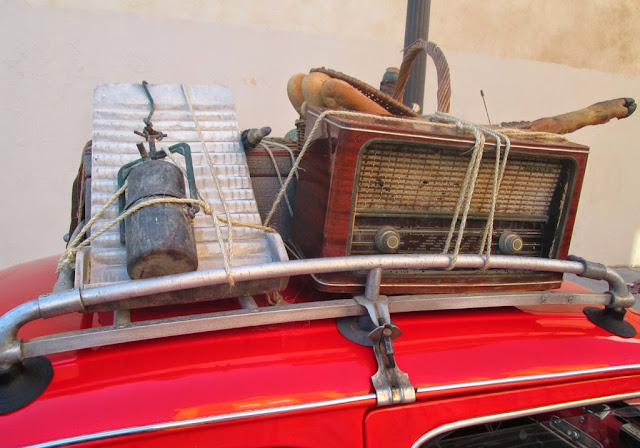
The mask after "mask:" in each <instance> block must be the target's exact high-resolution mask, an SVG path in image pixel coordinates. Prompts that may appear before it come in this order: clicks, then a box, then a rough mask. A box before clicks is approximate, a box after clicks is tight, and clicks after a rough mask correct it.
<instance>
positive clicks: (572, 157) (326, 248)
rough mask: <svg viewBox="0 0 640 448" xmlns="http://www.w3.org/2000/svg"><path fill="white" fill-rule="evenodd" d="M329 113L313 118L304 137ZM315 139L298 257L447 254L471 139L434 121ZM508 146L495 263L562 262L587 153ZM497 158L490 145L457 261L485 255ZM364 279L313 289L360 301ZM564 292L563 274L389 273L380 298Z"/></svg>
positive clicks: (333, 119) (349, 127)
mask: <svg viewBox="0 0 640 448" xmlns="http://www.w3.org/2000/svg"><path fill="white" fill-rule="evenodd" d="M321 112H322V111H321V110H317V109H313V108H312V109H311V110H310V111H309V115H308V121H307V127H306V128H307V129H311V128H312V126H313V125H314V123H315V120H316V119H317V118H318V115H319V114H320V113H321ZM307 138H311V139H312V142H311V143H310V146H309V148H308V150H307V152H306V154H305V155H304V158H303V159H302V162H301V165H300V171H299V179H298V187H297V194H296V200H295V205H294V218H293V223H292V229H291V237H290V244H291V248H292V250H294V251H295V252H296V255H297V256H299V257H302V258H315V257H335V256H344V255H364V254H381V253H388V252H397V253H422V254H429V253H433V254H436V253H442V251H443V248H444V245H445V240H446V238H447V235H448V233H449V228H450V225H451V220H452V217H453V215H454V211H455V209H456V203H457V201H458V196H459V193H460V188H461V185H462V182H463V179H464V175H465V172H466V169H467V166H468V164H469V160H470V157H471V151H470V149H471V147H472V146H473V143H474V138H473V136H472V135H471V134H469V133H464V132H462V131H460V130H458V129H456V128H455V127H446V126H442V125H438V124H437V123H436V124H434V123H429V122H427V121H415V123H390V122H388V121H383V120H380V119H376V118H375V117H373V116H370V117H357V118H343V117H340V116H327V117H326V118H325V119H324V122H323V123H320V125H319V128H318V130H317V131H316V135H315V136H307ZM510 139H511V151H510V154H509V157H508V162H507V166H506V170H505V172H504V177H503V180H502V184H501V189H500V193H499V196H498V199H497V203H496V210H495V217H494V227H493V234H492V235H493V244H492V254H505V253H506V254H510V255H520V256H533V257H542V258H558V259H564V258H566V256H567V252H568V249H569V243H570V238H571V233H572V229H573V224H574V218H575V213H576V209H577V205H578V199H579V196H580V189H581V186H582V180H583V176H584V171H585V166H586V162H587V155H588V152H589V149H588V148H587V147H585V146H582V145H578V144H574V143H570V142H568V141H567V140H565V139H564V138H563V137H560V136H555V135H545V134H540V133H538V134H532V133H522V132H519V133H517V134H515V135H512V136H511V137H510ZM495 152H496V151H495V140H494V139H492V138H490V137H487V139H486V145H485V149H484V153H483V158H482V162H481V165H480V170H479V174H478V179H477V184H476V187H475V191H474V194H473V197H472V201H471V204H470V211H469V216H468V220H467V224H466V229H465V232H464V238H463V241H462V246H461V250H460V253H478V252H479V249H480V244H481V239H482V235H483V232H484V228H485V224H486V221H487V218H488V216H489V211H490V204H491V197H492V185H493V179H494V177H493V176H494V163H495V157H496V154H495ZM455 236H456V234H454V239H455ZM501 237H502V238H501ZM501 240H502V244H501ZM364 275H365V273H360V272H350V273H334V274H321V275H315V276H314V280H315V282H316V283H317V287H318V288H319V289H321V290H324V291H329V292H343V293H346V292H350V293H351V292H358V291H361V290H362V288H363V287H364V282H365V276H364ZM561 281H562V275H561V274H555V273H551V272H533V271H531V272H524V273H523V271H518V272H513V271H508V270H488V271H477V270H458V269H454V270H450V271H417V270H385V272H384V275H383V280H382V288H381V291H382V292H383V293H386V294H392V293H418V292H422V293H429V292H461V291H469V290H473V291H481V290H539V289H549V288H554V287H558V286H559V284H560V282H561Z"/></svg>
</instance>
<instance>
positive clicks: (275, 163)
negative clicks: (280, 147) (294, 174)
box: [260, 143, 293, 217]
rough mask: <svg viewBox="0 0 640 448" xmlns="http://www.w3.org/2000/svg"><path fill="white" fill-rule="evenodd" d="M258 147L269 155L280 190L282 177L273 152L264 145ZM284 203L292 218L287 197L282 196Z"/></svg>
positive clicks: (291, 210)
mask: <svg viewBox="0 0 640 448" xmlns="http://www.w3.org/2000/svg"><path fill="white" fill-rule="evenodd" d="M260 146H262V147H263V148H264V150H265V151H267V154H269V158H270V159H271V163H273V168H274V169H275V170H276V176H277V177H278V182H280V188H282V185H283V184H282V175H281V174H280V168H279V167H278V162H276V158H275V157H274V156H273V152H271V149H270V148H269V147H268V146H267V145H265V144H264V143H260ZM284 202H285V203H286V204H287V208H288V209H289V214H290V215H291V217H293V209H292V208H291V203H290V202H289V197H288V196H287V195H286V194H285V195H284Z"/></svg>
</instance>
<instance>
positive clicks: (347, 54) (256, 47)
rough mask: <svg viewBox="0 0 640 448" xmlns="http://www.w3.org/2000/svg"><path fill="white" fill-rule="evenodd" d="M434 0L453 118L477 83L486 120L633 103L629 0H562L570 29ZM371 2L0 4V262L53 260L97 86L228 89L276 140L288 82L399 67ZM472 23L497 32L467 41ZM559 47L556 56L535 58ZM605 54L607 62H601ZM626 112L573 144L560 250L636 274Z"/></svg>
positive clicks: (637, 154)
mask: <svg viewBox="0 0 640 448" xmlns="http://www.w3.org/2000/svg"><path fill="white" fill-rule="evenodd" d="M433 3H434V4H433V6H432V11H431V24H432V27H431V39H432V40H434V41H436V42H438V43H439V44H440V45H441V46H442V48H443V49H444V51H445V52H446V54H447V57H448V59H449V63H450V66H451V72H452V87H453V97H452V113H454V114H456V115H459V116H461V117H464V118H466V119H469V120H474V121H478V122H486V117H485V114H484V109H483V106H482V101H481V98H480V95H479V90H480V89H483V90H484V92H485V94H486V96H487V102H488V106H489V111H490V114H491V118H492V120H493V121H494V122H499V121H506V120H517V119H534V118H538V117H540V116H544V115H552V114H557V113H562V112H566V111H568V110H572V109H576V108H580V107H584V106H587V105H589V104H591V103H594V102H596V101H601V100H604V99H609V98H615V97H621V96H631V97H636V99H640V95H639V93H640V92H638V90H639V89H638V86H640V71H639V69H638V65H637V64H638V60H637V58H634V57H632V55H637V54H640V48H638V44H637V43H633V42H631V43H629V42H628V40H626V37H625V36H626V34H633V29H634V28H633V27H634V26H635V27H636V28H637V26H638V25H637V23H638V22H639V20H637V19H639V18H640V14H639V13H638V8H637V7H635V6H633V5H634V3H630V2H619V3H618V4H621V5H625V8H627V9H626V10H622V9H621V8H618V7H616V8H613V9H612V8H609V9H607V11H609V12H608V14H609V16H607V17H608V19H607V20H604V19H603V12H602V11H603V9H602V8H603V7H604V6H603V5H605V3H604V2H601V1H594V2H589V4H585V3H582V2H580V6H579V7H578V5H577V3H578V2H577V1H572V2H567V3H568V4H570V5H571V4H573V5H574V6H575V7H576V8H577V9H580V13H579V14H577V17H579V19H580V20H577V19H576V20H561V16H559V14H560V13H561V14H562V17H566V16H568V15H569V13H570V12H571V11H570V10H567V7H566V6H562V7H556V6H553V5H555V4H556V3H563V4H566V3H565V2H552V1H551V0H549V1H541V2H527V4H530V5H532V7H531V9H530V10H529V12H528V14H526V15H527V16H528V17H527V18H528V19H529V20H528V21H527V20H524V21H523V20H521V19H522V17H523V15H524V12H523V11H522V7H521V6H519V5H515V6H514V5H513V3H517V2H507V1H498V2H490V4H491V5H492V6H491V8H487V7H486V3H487V2H462V1H457V0H456V1H449V2H439V1H434V2H433ZM372 5H373V3H372V2H367V1H365V0H358V1H351V2H345V1H337V0H325V1H323V2H317V1H316V2H312V1H276V0H268V1H257V0H256V1H249V0H240V1H219V2H200V1H196V0H189V1H183V2H169V1H111V2H98V1H80V0H75V1H74V0H70V1H64V0H60V1H50V2H41V1H30V2H19V1H6V2H3V3H1V4H0V24H1V25H2V29H3V33H4V35H5V38H4V39H3V40H2V42H0V57H1V58H2V64H1V65H0V70H1V73H2V83H1V89H2V90H1V95H2V103H1V106H0V107H1V108H2V109H1V110H2V112H1V116H2V123H3V125H2V135H3V140H4V141H5V144H6V147H5V148H4V157H3V163H2V164H0V185H1V187H2V193H0V205H2V210H3V219H2V221H1V223H0V230H1V234H2V238H1V239H0V267H2V266H8V265H11V264H14V263H18V262H22V261H26V260H29V259H32V258H35V257H39V256H44V255H49V254H53V253H59V252H60V251H62V249H63V242H62V235H63V234H64V233H65V232H66V231H67V227H68V214H69V192H70V186H71V181H72V179H73V177H74V176H75V171H76V170H77V165H78V162H79V157H80V151H81V149H82V146H83V144H84V142H85V141H86V140H87V139H89V138H90V136H91V98H92V90H93V88H94V87H95V86H96V85H98V84H100V83H104V82H113V81H123V82H139V81H141V80H142V79H146V80H148V81H149V82H152V83H154V82H157V83H160V82H172V83H180V82H185V83H222V84H225V85H227V86H229V87H230V88H231V90H232V92H233V94H234V97H235V100H236V104H237V110H238V116H239V118H240V126H241V127H242V128H246V127H250V126H261V125H270V126H272V127H273V128H274V133H275V134H276V135H282V134H283V133H284V132H286V131H287V130H288V129H290V128H292V127H293V121H294V119H295V112H294V111H293V109H292V108H291V106H290V105H289V103H288V100H287V98H286V92H285V85H286V81H287V79H288V77H289V76H290V75H291V74H293V73H296V72H299V71H307V70H308V69H309V68H311V67H314V66H320V65H324V66H327V67H331V68H335V69H338V70H341V71H344V72H346V73H349V74H351V75H353V76H356V77H359V78H361V79H363V80H365V81H367V82H369V83H371V84H374V85H375V84H377V83H378V81H379V78H380V76H381V74H382V73H383V72H384V69H385V68H386V67H387V66H390V65H397V64H399V62H400V58H401V54H400V49H401V46H402V43H403V32H404V31H403V30H404V19H405V17H404V16H405V2H404V1H400V0H398V1H396V0H387V1H380V2H375V7H373V6H372ZM553 8H556V9H555V10H554V9H553ZM598 8H600V9H598ZM620 11H622V12H620ZM461 12H464V14H460V13H461ZM496 17H497V18H496ZM500 17H502V20H498V19H499V18H500ZM629 17H631V18H632V19H633V18H635V20H632V21H631V22H629V20H631V19H629ZM518 18H520V19H518ZM514 19H517V21H514ZM589 20H592V22H589ZM481 23H486V24H487V26H488V25H490V26H492V27H494V28H492V29H490V30H487V31H486V33H479V31H478V30H479V28H478V24H481ZM585 23H586V24H585ZM590 23H591V25H590V26H589V24H590ZM611 24H614V25H615V26H616V28H615V31H616V32H617V33H619V31H618V29H621V28H623V27H625V26H626V34H625V33H622V34H619V36H620V37H619V38H617V39H613V38H611V37H610V36H611V35H612V33H611V32H609V33H608V34H607V33H605V32H604V31H607V30H609V28H611ZM625 24H626V25H625ZM598 33H600V36H603V37H602V38H601V40H598V39H596V40H595V43H594V40H593V39H591V37H592V35H593V36H595V35H597V34H598ZM637 34H638V33H637V32H636V35H637ZM481 35H482V36H481ZM484 36H491V37H484ZM580 43H582V44H583V45H579V44H580ZM565 44H566V45H567V50H566V51H564V53H563V52H562V51H560V52H558V51H555V52H550V51H546V50H545V48H556V47H559V48H564V45H565ZM630 46H631V47H630ZM630 48H631V49H630ZM569 49H572V50H569ZM631 50H633V51H631ZM628 52H631V54H629V56H628V57H627V58H624V57H622V56H624V54H625V53H628ZM567 53H570V55H569V56H570V57H568V60H565V63H566V64H569V65H560V64H556V63H551V62H549V61H552V62H559V61H562V60H564V59H562V58H560V57H559V56H558V54H560V55H561V56H562V57H563V58H564V57H567ZM518 57H520V58H518ZM525 58H527V59H528V60H527V59H525ZM607 58H609V59H610V58H613V59H614V60H617V61H618V62H619V64H617V65H616V64H613V65H612V64H605V66H604V67H603V66H602V65H601V61H603V60H609V59H607ZM556 59H558V60H556ZM599 64H600V65H599ZM604 70H607V71H604ZM433 72H434V71H433V70H429V72H428V78H429V79H428V86H427V89H426V91H427V99H426V106H425V110H426V111H431V110H434V108H435V105H434V104H435V101H434V96H435V80H434V79H433V78H434V76H433V75H434V73H433ZM638 116H639V115H634V116H633V117H631V118H629V119H627V120H622V121H615V122H612V123H609V124H607V125H605V126H601V127H594V128H590V129H584V130H581V131H578V132H577V133H575V134H573V135H572V136H571V139H572V140H575V141H577V142H580V143H584V144H586V145H589V146H591V147H592V152H591V155H590V161H589V165H588V171H587V178H586V183H585V186H584V189H583V200H582V202H581V205H580V208H579V211H578V217H577V223H576V231H575V235H574V241H573V244H572V251H573V252H575V253H577V254H580V255H583V256H586V257H588V258H591V259H594V260H599V261H602V262H605V263H608V264H612V265H629V264H635V265H640V199H639V198H638V188H637V180H636V176H637V173H638V167H640V148H639V146H640V145H639V144H638V143H637V136H636V130H637V129H638V127H639V125H638V123H640V122H639V121H638V120H639V118H638ZM634 251H635V252H634Z"/></svg>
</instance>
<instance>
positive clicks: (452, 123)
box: [265, 110, 511, 270]
mask: <svg viewBox="0 0 640 448" xmlns="http://www.w3.org/2000/svg"><path fill="white" fill-rule="evenodd" d="M327 116H342V117H353V118H375V119H376V120H377V121H387V122H392V123H408V124H415V123H416V121H417V120H416V119H410V118H399V117H387V116H382V115H371V114H365V113H362V112H351V111H343V110H326V111H324V112H322V113H321V114H320V115H319V116H318V118H317V120H316V122H315V123H314V124H313V127H312V128H311V131H310V132H308V133H307V136H306V139H305V142H304V145H303V146H302V149H301V150H300V154H298V157H297V158H296V161H295V163H294V165H293V167H292V168H291V172H289V175H288V176H287V179H286V180H285V182H284V184H283V185H282V188H281V189H280V191H279V192H278V196H277V197H276V199H275V201H274V202H273V206H272V207H271V210H270V211H269V214H268V215H267V218H266V219H265V225H268V224H269V222H270V221H271V218H272V217H273V214H274V213H275V210H276V208H277V207H278V205H279V204H280V201H281V200H282V197H283V196H284V192H285V191H286V189H287V187H288V186H289V183H291V180H292V178H293V176H294V172H295V171H296V170H297V169H298V166H299V165H300V162H301V161H302V158H303V157H304V155H305V153H306V152H307V150H308V149H309V146H310V145H311V141H312V139H313V137H314V135H315V133H316V131H317V130H318V128H319V127H320V123H321V122H322V121H323V120H324V119H325V118H326V117H327ZM423 118H425V119H430V120H439V121H444V122H445V123H438V122H433V121H430V122H429V124H430V125H432V126H441V127H448V128H453V127H456V128H458V129H460V130H462V131H467V132H471V133H472V134H473V135H474V137H475V143H474V145H473V147H472V148H471V152H472V154H471V159H470V161H469V165H468V166H467V171H466V173H465V177H464V181H463V185H462V188H461V190H460V195H459V196H458V202H457V204H456V210H455V212H454V216H453V218H452V220H451V226H450V228H449V233H448V235H447V239H446V242H445V247H444V250H443V253H445V254H446V253H448V252H449V248H450V247H451V241H452V239H453V234H454V233H455V229H456V224H457V222H458V217H459V216H460V213H461V212H462V218H461V220H460V226H459V230H458V236H457V238H456V243H455V246H454V251H453V254H452V257H451V263H450V265H449V267H448V268H447V269H448V270H450V269H453V268H454V267H455V265H456V262H457V260H458V254H459V252H460V246H461V245H462V238H463V236H464V229H465V227H466V222H467V217H468V214H469V208H470V206H471V199H472V197H473V190H474V188H475V185H476V180H477V177H478V172H479V169H480V163H481V161H482V155H483V151H484V145H485V136H484V134H487V135H490V136H491V137H493V138H495V139H496V162H495V167H494V180H493V189H492V196H491V206H490V211H489V217H488V218H487V224H486V226H485V231H484V235H483V238H482V244H481V246H480V254H482V253H483V252H485V247H486V254H487V259H486V262H485V265H484V267H483V269H487V268H488V266H489V259H490V256H491V243H492V239H493V219H494V216H495V209H496V203H497V198H498V193H499V190H500V184H501V182H502V178H503V176H504V172H505V169H506V164H507V158H508V155H509V149H510V146H511V142H510V140H509V138H508V137H507V136H506V135H504V134H503V133H501V132H498V131H494V130H492V129H489V128H486V127H484V126H479V125H476V124H474V123H471V122H469V121H466V120H463V119H460V118H457V117H453V116H451V115H448V114H445V113H442V112H436V113H435V114H433V115H424V116H423ZM502 139H504V141H505V151H504V155H503V156H502V160H500V159H501V157H500V149H501V140H502Z"/></svg>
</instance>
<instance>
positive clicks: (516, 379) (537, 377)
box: [416, 364, 640, 394]
mask: <svg viewBox="0 0 640 448" xmlns="http://www.w3.org/2000/svg"><path fill="white" fill-rule="evenodd" d="M625 370H640V364H626V365H623V366H613V367H596V368H593V369H583V370H570V371H567V372H557V373H543V374H540V375H525V376H514V377H508V378H497V379H493V380H483V381H473V382H468V383H452V384H443V385H439V386H429V387H419V388H418V389H416V393H418V394H419V393H424V392H439V391H445V390H452V389H468V388H471V387H481V386H496V385H501V384H512V383H523V382H526V381H545V380H554V379H560V378H568V377H574V376H585V375H597V374H599V373H613V372H621V371H625Z"/></svg>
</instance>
